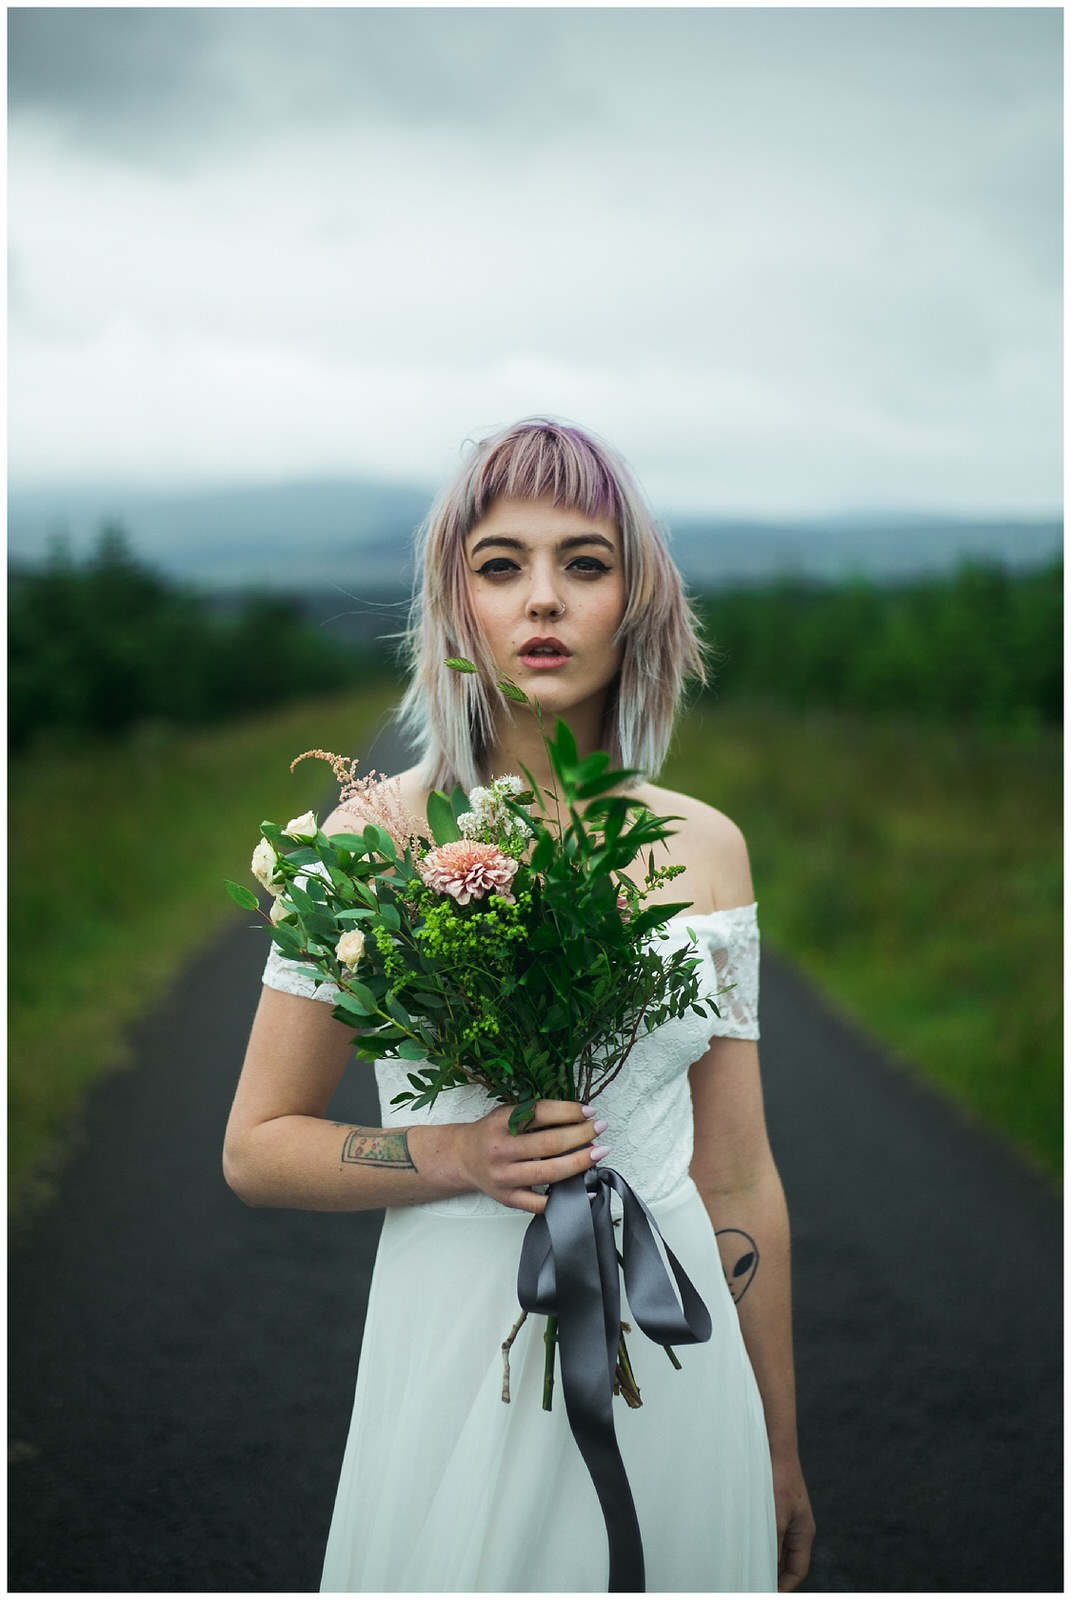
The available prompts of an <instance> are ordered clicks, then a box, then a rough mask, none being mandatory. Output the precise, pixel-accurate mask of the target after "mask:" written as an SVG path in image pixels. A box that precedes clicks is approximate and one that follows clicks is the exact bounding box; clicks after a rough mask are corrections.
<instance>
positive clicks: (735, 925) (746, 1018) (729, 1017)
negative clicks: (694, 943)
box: [688, 905, 759, 1039]
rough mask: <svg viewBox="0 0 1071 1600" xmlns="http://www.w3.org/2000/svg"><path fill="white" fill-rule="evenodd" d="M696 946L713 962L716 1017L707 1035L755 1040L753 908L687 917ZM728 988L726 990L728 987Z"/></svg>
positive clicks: (755, 935)
mask: <svg viewBox="0 0 1071 1600" xmlns="http://www.w3.org/2000/svg"><path fill="white" fill-rule="evenodd" d="M688 921H689V926H690V927H692V928H693V930H694V932H695V935H696V938H697V939H698V940H699V943H700V945H701V946H702V945H705V946H706V948H707V950H708V951H709V952H710V957H711V960H712V961H713V963H714V971H715V973H716V974H717V978H718V989H719V990H722V989H724V990H725V993H724V994H721V993H718V994H716V995H715V997H714V998H715V1001H716V1003H717V1007H718V1010H719V1011H720V1012H721V1015H720V1016H719V1017H713V1018H712V1019H711V1022H712V1024H713V1026H712V1027H711V1034H712V1036H713V1037H715V1038H723V1039H757V1038H758V1037H759V919H758V907H757V905H750V906H732V907H730V908H729V909H728V910H727V911H712V912H710V914H709V915H708V916H702V917H694V918H689V919H688ZM730 985H731V986H732V987H729V986H730Z"/></svg>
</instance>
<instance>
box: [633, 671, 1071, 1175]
mask: <svg viewBox="0 0 1071 1600" xmlns="http://www.w3.org/2000/svg"><path fill="white" fill-rule="evenodd" d="M675 751H676V753H675V754H674V756H673V757H672V758H671V762H670V764H669V766H668V767H667V769H666V771H665V773H664V774H663V779H662V781H663V782H665V783H666V784H668V785H669V786H670V787H676V788H680V789H684V790H687V791H689V792H691V793H693V794H696V795H698V796H700V797H701V798H702V799H704V800H707V801H708V802H709V803H710V804H712V805H716V806H718V807H719V808H720V809H722V810H724V811H726V812H727V813H728V814H729V815H730V816H731V817H732V818H733V820H734V821H736V822H737V823H739V825H740V826H741V827H742V828H743V830H744V832H745V834H746V835H747V838H748V842H749V845H750V849H751V858H752V868H753V872H754V877H755V884H756V894H757V897H758V899H759V902H760V911H761V920H762V927H763V931H764V933H765V934H767V935H768V936H769V938H770V939H771V941H772V942H774V943H775V944H776V945H777V946H778V947H779V948H780V949H781V950H782V951H783V952H784V953H785V954H786V955H787V956H788V957H789V958H790V959H792V960H794V961H795V962H796V963H797V964H798V965H799V966H801V967H802V968H803V969H804V970H805V971H806V972H808V973H809V974H810V975H811V976H812V977H813V978H814V979H815V980H816V981H817V982H818V984H819V985H820V986H821V987H822V988H823V989H824V990H825V991H826V992H827V993H828V994H829V995H830V996H831V997H832V998H833V999H834V1000H835V1001H836V1002H838V1003H839V1004H840V1005H841V1007H842V1009H843V1010H844V1011H845V1012H846V1013H847V1014H849V1015H850V1016H851V1017H852V1018H854V1019H855V1020H856V1021H858V1022H859V1023H861V1024H862V1025H863V1026H864V1027H865V1028H866V1029H867V1030H869V1031H870V1032H871V1033H872V1034H873V1035H876V1036H877V1037H878V1038H879V1039H881V1040H882V1041H883V1042H884V1043H885V1044H887V1045H888V1046H889V1047H890V1048H891V1050H892V1051H893V1052H894V1053H895V1054H896V1055H897V1056H898V1057H900V1058H901V1059H902V1060H903V1061H904V1062H905V1063H906V1064H907V1065H909V1066H910V1067H912V1068H913V1069H914V1070H916V1071H917V1072H918V1073H920V1074H921V1075H923V1076H924V1077H925V1078H927V1079H928V1080H929V1081H930V1082H932V1083H934V1084H936V1085H938V1086H939V1087H940V1088H941V1089H943V1090H944V1091H945V1092H946V1093H947V1094H949V1095H950V1096H951V1097H952V1098H953V1099H954V1100H956V1101H957V1102H958V1103H959V1104H960V1105H961V1106H963V1107H964V1108H966V1109H967V1110H968V1111H969V1112H970V1113H972V1114H974V1115H976V1116H977V1117H979V1118H981V1119H982V1120H983V1121H984V1122H985V1123H987V1124H988V1125H989V1126H991V1127H993V1128H995V1129H997V1130H999V1131H1000V1132H1001V1133H1003V1134H1004V1135H1005V1136H1006V1137H1007V1138H1008V1139H1009V1140H1011V1141H1012V1142H1013V1143H1014V1144H1015V1145H1016V1146H1017V1147H1018V1148H1019V1149H1020V1151H1022V1152H1023V1153H1024V1154H1025V1155H1027V1156H1028V1157H1029V1158H1030V1159H1031V1160H1032V1161H1033V1162H1034V1163H1035V1164H1036V1165H1038V1166H1039V1167H1040V1168H1041V1169H1042V1170H1043V1171H1044V1172H1046V1173H1047V1174H1048V1175H1049V1176H1050V1177H1057V1176H1058V1175H1059V1173H1060V1171H1061V1162H1062V1141H1061V1126H1062V1105H1061V1044H1062V1023H1061V1015H1062V1013H1061V998H1062V996H1061V986H1062V895H1063V878H1062V832H1061V829H1062V793H1061V778H1062V749H1061V743H1060V740H1059V737H1058V735H1056V734H1054V733H1049V734H1034V735H1031V736H1023V737H1021V738H1016V737H1012V736H1007V735H998V734H984V733H981V732H979V731H971V730H962V729H957V728H952V727H948V728H943V729H941V728H933V727H927V728H921V727H918V726H915V725H911V724H906V723H903V724H900V723H891V722H881V721H868V720H866V719H865V718H863V717H860V716H853V715H850V714H847V713H844V714H833V713H828V712H827V713H816V712H809V713H793V712H790V711H786V710H784V709H780V708H773V707H769V706H761V705H755V706H745V705H739V704H736V705H734V704H728V705H724V706H720V705H718V704H717V703H714V702H710V701H704V702H702V703H701V704H700V705H698V706H697V707H695V708H694V709H693V710H692V711H691V712H690V713H689V715H688V717H687V718H686V719H685V722H684V725H683V727H682V729H681V731H680V733H679V736H678V738H677V740H676V744H675ZM683 752H687V754H684V753H683Z"/></svg>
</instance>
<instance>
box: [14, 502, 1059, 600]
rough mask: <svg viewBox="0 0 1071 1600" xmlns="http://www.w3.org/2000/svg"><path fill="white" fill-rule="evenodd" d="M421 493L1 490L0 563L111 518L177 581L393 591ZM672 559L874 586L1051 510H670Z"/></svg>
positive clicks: (1022, 562)
mask: <svg viewBox="0 0 1071 1600" xmlns="http://www.w3.org/2000/svg"><path fill="white" fill-rule="evenodd" d="M431 498H432V496H431V492H430V490H427V489H421V488H418V487H412V486H407V485H400V484H393V483H376V482H369V481H365V480H360V479H318V480H311V481H308V482H291V483H283V484H270V485H263V484H261V485H256V486H250V487H235V488H227V489H211V490H207V489H205V490H190V491H188V492H185V493H179V492H174V491H172V492H167V493H163V492H159V493H152V492H150V491H147V490H144V489H141V490H138V489H124V488H122V487H119V486H115V487H112V488H109V489H106V490H101V489H86V488H83V489H71V490H54V491H50V490H33V491H17V490H13V491H12V492H11V493H10V494H9V496H8V549H9V561H10V562H11V563H12V564H14V565H21V564H36V563H38V562H39V561H40V560H41V559H42V558H43V557H44V555H45V552H46V550H47V547H48V543H49V540H50V538H53V537H55V536H56V535H62V536H65V537H67V538H68V539H69V541H70V544H71V547H72V550H73V551H75V552H78V551H83V550H85V549H86V548H88V546H89V545H90V544H91V543H92V542H93V540H94V538H95V535H96V532H97V530H98V529H99V527H100V525H101V523H102V522H104V521H105V520H111V521H115V522H119V523H121V524H122V526H123V527H124V528H125V529H126V531H127V533H128V535H129V537H130V541H131V543H132V544H133V546H134V548H135V549H136V550H137V551H138V553H139V554H140V555H142V556H143V557H144V558H145V559H147V560H149V561H152V562H153V563H154V564H156V565H158V566H159V567H161V568H163V570H164V571H166V572H168V573H170V574H171V575H173V576H175V577H177V578H180V579H183V580H185V581H186V582H192V583H196V584H198V585H200V586H202V587H206V588H211V589H218V590H234V589H237V588H246V587H248V586H262V587H266V588H285V589H291V590H294V589H301V590H304V591H321V592H323V591H328V593H329V594H336V593H337V591H338V590H339V589H341V590H343V591H345V592H347V593H348V594H349V595H351V596H353V597H355V598H357V597H363V596H368V597H369V598H375V599H380V598H383V597H397V596H398V595H400V594H402V593H403V592H405V591H406V590H407V589H408V587H409V584H410V582H411V577H412V565H411V548H412V535H413V532H414V530H415V529H416V527H417V526H418V525H419V523H420V522H421V521H422V520H423V518H424V516H425V515H426V513H427V510H428V507H429V505H430V503H431ZM666 520H667V521H668V523H669V525H670V528H671V543H672V549H673V553H674V556H675V558H676V560H677V562H678V564H679V565H680V567H681V569H682V571H683V572H684V573H685V574H686V576H687V578H688V580H689V582H690V583H691V584H692V586H693V587H695V588H699V589H709V588H721V587H723V586H725V585H726V584H739V583H763V582H767V581H769V580H770V579H771V578H776V577H778V576H780V575H786V574H798V575H800V576H803V577H807V578H813V579H817V580H823V579H837V578H843V577H846V576H850V575H852V574H859V575H862V576H866V577H869V578H872V579H875V580H876V581H879V582H889V581H895V580H897V579H901V578H905V577H911V576H914V575H922V574H926V573H937V572H942V571H948V570H949V569H951V568H953V567H955V566H956V565H958V563H959V562H960V561H961V560H963V559H964V558H965V557H974V558H976V559H984V560H989V561H996V562H999V563H1001V564H1002V565H1004V566H1007V567H1009V568H1014V569H1022V568H1027V567H1032V566H1037V565H1039V564H1041V563H1043V562H1045V561H1048V560H1050V559H1052V558H1053V557H1055V556H1056V555H1058V554H1059V553H1060V552H1061V550H1062V545H1063V525H1062V523H1061V522H1060V521H1059V520H1058V519H1050V520H1038V519H1027V518H1023V519H1022V520H1015V519H1010V518H1005V519H994V520H992V521H978V520H968V519H957V518H953V517H944V516H929V515H926V514H925V513H919V514H916V515H900V514H889V513H881V512H875V513H857V514H839V515H834V516H829V517H826V518H806V519H802V518H801V519H798V520H787V519H786V520H784V521H771V520H761V519H755V520H749V519H745V518H729V517H713V516H712V517H698V516H695V515H688V516H674V517H669V518H667V519H666Z"/></svg>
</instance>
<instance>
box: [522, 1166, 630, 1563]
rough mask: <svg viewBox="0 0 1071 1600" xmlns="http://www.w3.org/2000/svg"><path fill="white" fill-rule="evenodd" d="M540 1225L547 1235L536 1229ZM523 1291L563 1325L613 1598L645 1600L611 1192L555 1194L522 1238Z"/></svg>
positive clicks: (525, 1302)
mask: <svg viewBox="0 0 1071 1600" xmlns="http://www.w3.org/2000/svg"><path fill="white" fill-rule="evenodd" d="M537 1223H541V1224H542V1225H543V1226H542V1227H536V1226H535V1224H537ZM529 1240H531V1244H529ZM548 1243H549V1258H550V1260H551V1261H552V1263H553V1291H552V1292H551V1286H550V1285H551V1274H550V1272H548V1255H547V1245H548ZM540 1269H542V1270H540ZM517 1289H518V1295H519V1298H520V1302H521V1305H522V1306H523V1307H524V1308H525V1309H526V1310H529V1309H531V1310H539V1311H549V1312H552V1313H553V1314H554V1315H556V1316H557V1318H558V1352H559V1357H560V1361H561V1383H562V1393H563V1395H564V1397H565V1409H566V1413H567V1415H568V1418H569V1426H570V1428H571V1430H572V1434H573V1438H574V1439H575V1440H576V1443H577V1447H578V1449H579V1451H580V1454H581V1456H582V1458H583V1461H584V1465H585V1466H586V1467H587V1469H588V1472H589V1474H590V1476H591V1481H592V1483H593V1484H594V1486H595V1492H596V1494H597V1495H598V1497H599V1504H600V1506H601V1507H602V1514H603V1518H604V1520H605V1523H606V1535H607V1540H608V1543H609V1553H610V1581H609V1585H608V1589H609V1592H610V1593H611V1594H638V1593H642V1592H643V1590H644V1587H645V1582H644V1564H643V1541H642V1539H641V1537H640V1525H639V1519H638V1517H637V1515H636V1506H635V1502H634V1501H633V1498H632V1490H631V1488H630V1487H629V1481H628V1474H627V1473H626V1471H625V1464H624V1462H623V1461H622V1459H621V1451H620V1449H619V1447H618V1443H617V1435H616V1432H615V1429H614V1416H613V1370H614V1367H613V1363H614V1362H615V1361H616V1351H617V1339H618V1336H619V1333H620V1325H621V1297H620V1287H619V1283H618V1277H617V1256H616V1251H615V1248H614V1240H613V1232H612V1221H611V1218H610V1209H609V1203H608V1198H607V1196H606V1195H605V1193H604V1192H601V1191H598V1190H597V1191H596V1192H595V1194H594V1197H593V1198H589V1194H588V1190H587V1188H586V1186H585V1183H584V1179H583V1178H582V1177H579V1176H578V1177H576V1178H567V1179H565V1180H564V1181H563V1182H562V1183H556V1184H554V1185H553V1187H552V1188H551V1190H550V1194H549V1196H548V1201H547V1208H546V1210H545V1212H544V1213H543V1214H542V1216H541V1217H534V1218H533V1219H532V1223H531V1224H530V1225H529V1229H528V1232H526V1234H525V1239H524V1246H523V1248H522V1251H521V1270H520V1273H519V1276H518V1283H517ZM551 1299H553V1304H551V1303H550V1301H551ZM611 1332H612V1337H611Z"/></svg>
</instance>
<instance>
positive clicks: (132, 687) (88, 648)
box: [8, 526, 368, 752]
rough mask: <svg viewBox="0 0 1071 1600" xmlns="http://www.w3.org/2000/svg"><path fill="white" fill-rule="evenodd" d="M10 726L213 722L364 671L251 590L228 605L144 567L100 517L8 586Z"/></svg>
mask: <svg viewBox="0 0 1071 1600" xmlns="http://www.w3.org/2000/svg"><path fill="white" fill-rule="evenodd" d="M8 639H9V664H8V671H9V710H8V717H9V724H8V726H9V737H10V745H11V749H12V750H13V751H15V752H21V751H24V750H26V749H27V748H29V747H30V746H31V744H32V743H33V742H35V741H40V739H41V737H42V736H43V735H45V736H48V735H51V736H53V737H67V738H69V737H71V736H82V737H86V736H88V737H89V738H105V739H109V738H115V737H117V736H118V735H120V734H122V733H123V732H125V731H126V730H128V729H131V728H134V727H137V726H138V725H139V724H145V723H148V722H163V723H167V724H175V725H180V726H189V725H193V724H198V723H209V722H216V721H221V720H224V719H226V718H229V717H234V716H239V715H241V714H242V713H243V712H247V711H260V710H263V709H264V707H265V706H270V705H275V704H280V703H282V702H285V701H287V700H292V699H295V698H299V697H301V696H303V695H309V694H314V693H321V692H326V691H328V690H333V689H338V688H340V687H342V686H344V685H346V684H347V683H352V682H354V681H356V680H357V678H358V676H359V675H367V673H368V662H367V659H366V658H365V657H364V656H363V655H361V654H359V653H357V652H354V651H353V650H350V649H347V648H346V647H345V646H343V645H342V644H341V643H339V642H338V641H337V640H335V639H332V638H330V637H328V636H327V635H325V634H324V633H323V632H322V631H321V630H320V629H318V628H315V627H313V626H311V625H310V624H308V623H306V622H305V621H303V619H302V617H301V614H300V611H299V609H298V608H297V606H296V605H295V604H294V602H293V601H291V600H289V599H287V598H285V597H280V596H271V595H254V596H251V597H250V598H248V599H247V600H246V601H245V602H244V603H243V604H242V606H241V607H240V609H239V610H238V611H237V612H236V613H235V614H234V615H232V616H228V617H224V616H219V615H216V614H215V613H214V612H213V611H212V610H211V608H210V607H209V604H208V602H207V601H206V599H204V598H203V597H202V596H200V595H198V594H196V593H194V592H192V591H190V590H186V589H181V588H178V587H176V586H175V585H173V584H171V583H170V582H168V581H167V580H166V579H164V578H163V577H161V576H160V575H159V574H157V573H155V572H153V571H152V570H151V569H150V568H148V567H146V566H144V565H143V564H142V563H141V562H140V561H139V560H138V559H137V558H136V557H135V556H134V554H133V553H132V551H131V549H130V547H129V545H128V543H127V541H126V537H125V535H124V534H123V532H122V530H121V529H119V528H117V527H114V526H111V527H105V528H104V529H103V530H102V532H101V534H100V537H99V539H98V542H97V545H96V548H95V550H94V551H93V553H92V554H91V555H90V556H89V557H88V558H87V559H86V561H85V562H84V563H83V564H82V565H81V566H79V565H76V564H75V563H74V561H73V560H72V559H71V558H70V556H69V555H68V554H67V553H66V551H65V550H64V548H63V547H62V546H57V547H55V548H54V549H53V551H52V554H51V557H50V559H49V561H48V563H47V565H46V566H45V567H44V568H43V569H42V570H39V571H33V572H28V573H21V574H17V575H15V576H14V577H13V579H12V583H11V587H10V601H9V614H8Z"/></svg>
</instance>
